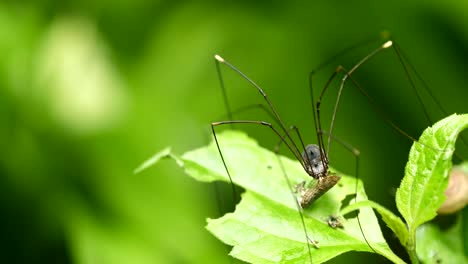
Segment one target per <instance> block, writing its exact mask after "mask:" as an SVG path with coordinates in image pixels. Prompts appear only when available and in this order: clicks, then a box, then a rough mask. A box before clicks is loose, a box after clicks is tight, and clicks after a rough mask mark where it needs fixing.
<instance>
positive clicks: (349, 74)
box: [327, 40, 393, 156]
mask: <svg viewBox="0 0 468 264" xmlns="http://www.w3.org/2000/svg"><path fill="white" fill-rule="evenodd" d="M392 44H393V43H392V41H391V40H389V41H387V42H385V43H384V44H383V45H381V46H380V47H378V48H377V49H375V50H374V51H372V52H371V53H369V54H368V55H367V56H365V57H364V58H363V59H361V60H360V61H359V62H358V63H357V64H356V65H354V66H353V67H352V68H351V70H349V71H348V72H347V73H346V74H345V76H344V77H343V79H342V80H341V84H340V88H339V89H338V95H337V99H336V102H335V107H334V109H333V115H332V120H331V123H330V134H331V135H333V126H334V124H335V118H336V113H337V111H338V106H339V103H340V99H341V94H342V92H343V88H344V85H345V83H346V80H347V79H348V78H349V77H350V76H351V75H352V74H353V73H354V72H355V71H356V70H357V69H358V68H359V67H361V66H362V65H363V64H364V63H366V62H367V61H369V59H371V58H372V57H374V56H375V55H376V54H378V53H379V52H381V51H382V50H385V49H387V48H389V47H391V46H392ZM330 141H331V137H328V142H327V156H328V153H329V151H330Z"/></svg>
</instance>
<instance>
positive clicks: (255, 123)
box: [211, 120, 318, 263]
mask: <svg viewBox="0 0 468 264" xmlns="http://www.w3.org/2000/svg"><path fill="white" fill-rule="evenodd" d="M231 124H250V125H261V126H266V127H269V128H270V129H271V130H272V131H273V132H274V133H275V134H276V135H277V136H278V137H280V138H281V134H280V133H279V132H278V130H276V129H275V128H274V127H273V125H272V124H271V123H268V122H264V121H256V120H229V121H220V122H213V123H211V131H212V133H213V137H214V139H215V143H216V147H217V148H218V153H219V155H220V157H221V161H222V162H223V165H224V169H225V170H226V173H227V175H228V177H229V181H230V182H231V186H233V187H232V191H233V196H235V188H234V183H233V181H232V176H231V173H230V172H229V169H228V166H227V164H226V161H225V159H224V155H223V153H222V151H221V148H220V145H219V142H218V138H217V136H216V131H215V127H216V126H222V125H231ZM283 141H284V144H285V145H286V146H287V147H288V149H289V150H290V151H291V152H292V153H293V154H294V153H295V152H294V151H293V149H292V147H291V146H290V145H289V143H288V142H287V141H285V140H283ZM275 154H276V156H277V157H278V160H279V161H280V166H281V168H282V171H283V175H284V176H285V179H286V182H287V184H288V187H289V190H290V191H291V195H292V198H293V200H294V203H295V204H296V206H297V209H298V212H299V215H300V218H301V223H302V227H303V229H304V234H305V236H306V244H307V248H308V253H309V259H310V263H312V252H311V248H310V244H309V241H312V244H314V246H316V247H318V246H317V245H316V243H315V241H314V240H313V239H310V238H309V235H308V233H307V228H306V225H305V221H304V215H303V214H302V208H301V207H300V205H299V203H298V201H297V199H296V197H295V195H294V193H293V191H292V190H293V189H292V186H291V183H290V181H289V178H288V176H287V175H286V171H285V170H284V167H283V164H282V163H281V160H280V159H279V156H278V155H277V153H275ZM297 160H298V161H301V159H297ZM301 164H302V163H301ZM303 166H304V165H303Z"/></svg>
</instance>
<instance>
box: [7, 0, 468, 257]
mask: <svg viewBox="0 0 468 264" xmlns="http://www.w3.org/2000/svg"><path fill="white" fill-rule="evenodd" d="M467 17H468V6H467V4H466V3H463V1H422V0H421V1H308V3H305V1H227V2H219V1H198V2H196V3H194V2H189V1H149V0H132V1H130V0H119V1H72V0H69V1H54V0H43V1H2V2H1V3H0V55H1V56H0V58H1V59H0V120H1V122H0V125H1V129H0V133H1V136H0V145H1V149H2V151H1V152H0V153H1V154H0V155H1V163H0V173H1V177H0V199H1V200H0V243H1V244H0V262H2V263H230V262H229V259H228V258H227V257H226V254H227V252H228V249H227V248H226V247H225V246H223V245H222V244H221V243H219V242H218V241H217V240H216V239H215V238H214V237H213V236H212V235H210V234H209V233H208V232H207V231H206V230H205V229H204V228H203V226H204V225H205V219H206V218H207V217H216V216H218V215H219V214H220V212H219V211H218V209H217V208H218V206H217V203H216V201H215V195H214V191H213V187H212V186H210V185H208V184H201V183H197V182H195V181H194V180H192V179H190V178H188V177H186V176H185V175H184V174H183V173H182V171H181V169H179V168H178V167H177V166H176V165H175V164H174V163H173V162H171V161H164V162H161V163H160V164H158V165H157V166H155V167H152V168H151V169H149V170H147V171H145V172H143V173H141V174H138V175H134V174H133V173H132V171H133V169H134V168H135V167H137V166H138V165H139V164H140V163H141V162H143V161H144V160H145V159H147V158H148V157H150V156H151V155H152V154H154V153H155V152H157V151H158V150H160V149H162V148H164V147H166V146H172V147H173V149H174V150H175V151H177V152H180V153H182V152H183V151H186V150H190V149H193V148H196V147H199V146H201V145H203V144H206V143H207V142H208V141H209V138H210V132H209V123H210V122H212V121H216V120H220V119H223V118H225V117H223V115H225V110H224V106H223V101H222V97H221V92H220V89H219V84H218V79H217V75H216V69H215V66H214V60H213V55H214V54H216V53H219V54H221V55H223V56H224V57H225V58H226V59H229V60H230V61H231V62H232V63H233V64H235V65H236V66H238V67H239V68H240V69H242V70H243V71H244V72H246V73H247V74H248V75H249V76H250V77H252V78H253V79H254V80H256V81H257V82H258V83H259V84H260V85H261V86H262V87H264V89H265V91H266V92H267V93H268V94H269V96H270V97H271V100H272V101H273V102H274V104H275V106H276V107H277V110H278V112H279V113H280V114H281V116H282V118H283V120H284V121H285V122H286V123H287V124H296V125H298V126H299V127H300V128H301V131H302V132H303V134H304V135H305V138H306V139H307V141H310V142H315V134H314V132H313V131H314V130H313V126H312V124H313V123H312V114H311V111H310V102H309V97H308V91H307V75H308V72H309V71H310V70H312V69H314V68H315V67H316V66H317V65H319V64H320V63H321V62H323V61H325V60H327V59H328V58H330V57H332V56H333V55H334V54H336V53H338V52H340V51H341V50H343V49H344V48H346V47H349V46H350V45H353V44H355V43H357V42H360V41H363V40H366V39H369V38H372V37H378V36H379V34H380V33H381V32H383V31H384V30H387V31H388V32H391V34H392V35H393V36H394V37H395V39H396V40H397V41H398V43H399V44H400V46H401V48H402V50H403V51H404V52H405V53H406V54H407V55H408V57H409V58H410V59H411V61H412V62H413V64H414V66H415V67H416V68H417V69H418V71H419V73H420V74H421V75H422V76H423V78H424V79H425V81H426V82H427V83H428V84H429V86H430V88H431V89H432V91H433V93H434V94H435V97H436V98H437V99H438V100H439V101H440V102H441V104H442V105H444V107H445V108H446V110H447V111H448V112H450V113H453V112H459V113H460V112H466V110H467V107H466V98H468V89H467V88H466V83H467V81H468V78H467V76H468V75H467V69H468V60H467V59H468V20H467V19H466V18H467ZM380 44H381V41H380V42H379V41H376V42H372V43H369V44H368V45H363V46H361V47H360V48H358V49H355V50H353V51H352V52H350V53H348V54H347V55H346V56H343V57H340V58H338V59H337V60H336V61H334V62H333V63H332V64H331V65H330V67H327V68H325V69H324V70H323V71H321V72H320V74H319V75H318V77H317V79H316V80H317V86H318V87H320V86H321V85H323V82H324V80H325V79H326V78H327V77H328V76H329V75H330V74H331V72H332V71H333V69H334V68H335V67H336V66H338V65H340V64H341V65H343V66H345V67H348V68H350V67H351V66H352V65H353V63H356V62H357V60H359V59H360V58H362V57H363V56H364V55H366V54H367V53H369V52H370V51H371V50H373V49H375V48H376V47H377V46H378V45H380ZM223 73H224V75H225V82H226V87H227V90H228V96H229V98H230V101H231V104H232V106H233V108H236V107H240V106H244V105H248V104H253V103H260V102H262V101H261V97H260V96H259V95H258V94H257V93H256V92H255V91H254V90H253V89H251V87H250V86H248V85H246V84H245V82H244V81H243V80H242V79H241V78H239V77H238V76H236V75H235V74H232V72H230V71H227V70H226V69H224V70H223ZM355 79H356V80H358V82H359V83H360V84H361V85H363V86H364V87H365V88H366V89H367V90H368V92H369V94H371V96H372V97H374V98H375V100H376V103H377V104H378V105H379V107H380V109H382V110H383V111H384V112H385V113H386V114H387V115H388V116H389V117H390V119H392V120H393V121H394V122H395V123H396V124H398V125H399V126H400V127H401V128H402V129H404V130H405V131H407V132H408V133H409V134H411V135H413V136H415V137H417V136H418V135H419V134H420V133H421V131H422V130H423V129H424V128H425V127H427V126H428V125H429V124H430V123H429V122H428V121H427V120H426V119H425V118H424V115H423V112H422V108H421V107H420V105H419V104H418V101H417V99H416V97H415V96H414V93H413V92H412V91H411V90H410V86H409V84H408V80H407V79H406V78H405V75H404V74H403V71H402V68H401V66H400V65H399V64H398V61H397V60H396V57H395V53H394V52H393V51H392V50H389V51H386V52H384V53H382V54H380V55H379V56H377V57H376V58H375V60H372V61H371V62H369V63H368V64H366V66H364V67H362V68H360V69H359V70H358V71H357V72H356V75H355ZM336 84H337V83H334V86H333V87H334V88H333V87H332V88H331V90H330V91H329V93H328V94H327V97H326V99H325V101H324V107H323V119H324V126H325V127H327V126H328V124H329V119H330V109H331V108H330V107H331V105H332V103H333V100H334V96H335V95H336ZM419 87H421V83H419ZM424 101H425V102H427V104H428V109H429V110H430V112H431V116H432V118H433V119H434V120H437V119H440V118H441V117H442V116H443V114H441V113H440V112H438V111H435V107H434V104H433V103H431V101H430V100H429V98H428V97H427V96H425V97H424ZM238 118H249V119H262V120H265V119H267V118H268V117H267V116H265V115H264V114H262V113H261V112H259V111H251V112H247V113H244V114H243V115H239V116H238ZM336 122H337V123H336V130H335V135H336V136H337V137H339V138H341V139H343V140H345V141H346V142H348V143H350V144H352V145H353V146H355V147H357V148H358V149H359V150H360V151H361V170H360V173H359V174H360V177H361V178H362V179H363V180H364V182H365V186H366V188H367V192H368V194H369V196H370V198H371V199H373V200H376V201H378V202H379V203H382V204H383V205H385V206H387V207H388V208H391V209H393V211H395V209H394V208H395V207H394V202H393V201H394V191H395V188H396V187H397V186H398V184H399V181H400V179H401V177H402V175H403V169H404V164H405V161H406V157H407V153H408V150H409V147H410V145H411V141H410V140H409V139H407V138H405V137H403V136H401V135H400V134H398V133H396V132H395V131H394V130H392V129H390V128H389V126H388V125H386V123H385V122H384V121H383V120H382V119H381V118H380V117H379V115H378V114H376V112H375V111H373V110H372V107H371V105H370V104H369V102H368V101H367V100H366V99H365V98H364V97H362V96H361V95H360V94H359V93H358V92H356V90H355V89H352V88H351V86H349V87H347V88H346V90H345V92H344V94H343V101H342V104H341V106H340V110H339V112H338V115H337V121H336ZM246 130H247V131H248V133H249V134H251V135H252V136H253V137H255V138H258V139H261V140H260V143H261V144H262V145H263V146H265V147H268V148H272V147H273V146H274V144H275V143H276V141H277V139H276V138H275V137H274V136H273V135H271V134H270V132H269V131H266V130H265V129H262V128H255V129H253V128H252V129H246ZM459 149H460V151H459V153H461V154H460V155H461V156H463V153H467V151H465V150H463V147H460V148H459ZM330 152H331V156H330V161H331V164H332V166H334V167H335V168H337V169H339V170H342V171H344V172H348V173H352V172H353V170H354V168H353V164H354V160H353V157H352V156H351V155H350V154H349V153H348V152H346V151H345V150H343V149H342V148H340V147H339V146H337V145H332V149H331V151H330ZM285 154H287V153H286V152H285ZM465 156H466V154H465ZM227 190H229V189H227ZM228 195H230V194H229V193H228ZM387 239H388V240H389V242H391V243H392V247H394V249H395V250H400V248H398V246H397V243H396V240H395V238H393V237H392V236H391V235H389V236H388V237H387ZM400 254H403V257H404V253H401V252H400ZM351 257H354V258H355V261H356V262H359V263H361V262H362V258H363V257H364V258H366V259H368V260H369V262H377V263H378V262H381V261H383V259H382V258H380V257H378V256H376V257H374V256H372V255H371V254H364V253H351V254H346V255H345V256H342V257H340V258H337V259H336V261H338V262H339V261H341V262H342V263H350V262H351Z"/></svg>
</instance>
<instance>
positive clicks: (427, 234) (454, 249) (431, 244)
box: [416, 217, 468, 263]
mask: <svg viewBox="0 0 468 264" xmlns="http://www.w3.org/2000/svg"><path fill="white" fill-rule="evenodd" d="M461 221H462V217H459V219H458V220H457V223H456V224H455V225H454V226H453V227H451V228H450V229H448V230H440V228H439V227H438V226H436V225H434V224H431V223H428V224H425V225H423V226H421V227H419V228H418V230H417V232H416V238H417V241H418V243H417V244H416V252H417V253H418V257H419V259H420V260H421V261H423V262H424V263H468V258H467V256H466V255H465V253H464V249H463V245H464V243H465V241H464V240H463V235H462V228H461Z"/></svg>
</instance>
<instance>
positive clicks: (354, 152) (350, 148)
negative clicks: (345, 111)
mask: <svg viewBox="0 0 468 264" xmlns="http://www.w3.org/2000/svg"><path fill="white" fill-rule="evenodd" d="M319 133H320V134H324V135H326V136H327V137H328V138H331V139H332V140H334V141H336V142H337V143H338V144H340V145H341V146H343V147H344V148H345V149H347V150H348V151H349V152H350V153H351V154H352V155H353V156H354V157H355V161H356V163H355V166H354V168H355V170H354V175H355V177H356V184H355V186H354V193H355V194H356V195H355V196H354V202H355V203H357V197H358V184H359V157H360V155H361V152H360V151H359V150H358V149H357V148H355V147H353V146H351V145H350V144H348V143H346V142H344V141H343V140H341V139H339V138H337V137H335V136H333V135H331V134H330V133H328V132H327V131H324V130H322V131H319ZM357 220H358V224H359V229H360V230H361V234H362V237H363V238H364V241H366V244H367V245H368V246H369V248H370V249H371V250H372V251H374V252H375V253H377V252H376V251H375V249H374V248H373V247H372V246H371V245H370V243H369V241H368V240H367V237H366V235H364V230H363V228H362V225H361V219H360V218H359V214H357Z"/></svg>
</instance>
